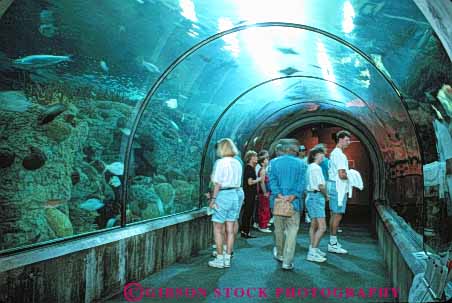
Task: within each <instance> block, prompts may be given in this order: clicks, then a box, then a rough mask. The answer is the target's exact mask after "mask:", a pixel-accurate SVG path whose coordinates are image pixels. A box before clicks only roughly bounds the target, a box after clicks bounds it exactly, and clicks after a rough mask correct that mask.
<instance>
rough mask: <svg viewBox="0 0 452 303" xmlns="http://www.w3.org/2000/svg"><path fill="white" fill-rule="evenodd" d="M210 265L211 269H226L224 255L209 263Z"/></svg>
mask: <svg viewBox="0 0 452 303" xmlns="http://www.w3.org/2000/svg"><path fill="white" fill-rule="evenodd" d="M208 264H209V266H210V267H216V268H224V256H223V255H219V256H217V257H216V258H215V259H213V260H211V261H209V263H208ZM229 266H230V265H229Z"/></svg>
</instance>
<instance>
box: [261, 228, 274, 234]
mask: <svg viewBox="0 0 452 303" xmlns="http://www.w3.org/2000/svg"><path fill="white" fill-rule="evenodd" d="M258 230H259V231H260V232H263V233H271V232H272V230H271V229H270V228H268V227H267V228H260V227H259V228H258Z"/></svg>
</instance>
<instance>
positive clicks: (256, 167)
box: [209, 130, 359, 270]
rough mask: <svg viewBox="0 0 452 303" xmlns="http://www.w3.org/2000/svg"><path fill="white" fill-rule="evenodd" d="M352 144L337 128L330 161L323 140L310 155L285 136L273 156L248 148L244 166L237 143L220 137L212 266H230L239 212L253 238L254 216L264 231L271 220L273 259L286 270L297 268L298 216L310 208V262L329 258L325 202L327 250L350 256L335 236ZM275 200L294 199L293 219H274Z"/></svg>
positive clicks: (243, 228) (342, 209) (214, 175)
mask: <svg viewBox="0 0 452 303" xmlns="http://www.w3.org/2000/svg"><path fill="white" fill-rule="evenodd" d="M350 142H351V134H350V133H349V132H348V131H345V130H342V131H339V132H338V133H337V134H336V147H335V148H334V149H333V151H332V152H331V153H330V158H329V159H328V158H326V156H325V154H326V152H327V151H326V147H325V145H324V144H318V145H316V146H315V147H313V148H312V149H311V150H310V151H309V153H308V156H307V157H306V149H305V148H304V146H302V145H300V144H299V142H298V141H297V140H296V139H281V140H280V141H279V142H278V144H277V145H276V147H275V157H274V158H273V159H271V160H270V155H269V153H268V152H267V151H265V150H263V151H261V152H259V153H256V152H254V151H248V152H246V154H245V164H246V166H245V168H244V169H243V166H244V164H243V163H242V160H241V159H240V157H239V156H238V150H237V147H236V146H235V145H234V143H233V141H232V140H231V139H229V138H224V139H221V140H219V141H218V142H217V144H216V151H217V155H218V157H219V159H218V160H217V161H216V162H215V165H214V169H213V172H212V177H211V180H212V184H213V190H212V192H211V193H210V195H209V198H210V203H209V207H210V208H211V209H213V215H212V221H213V224H214V238H215V248H216V251H215V252H214V256H215V259H214V260H211V261H209V266H211V267H217V268H224V267H230V266H231V257H232V255H233V246H234V240H235V237H236V235H237V234H238V230H239V217H240V213H241V210H243V213H242V215H241V222H240V233H241V236H242V237H244V238H254V236H253V235H251V233H250V229H251V226H252V222H253V219H254V220H256V219H257V222H258V226H257V228H258V229H259V230H260V231H262V232H272V231H271V230H270V229H269V225H270V224H271V220H273V224H274V239H275V246H274V248H273V257H274V258H275V259H276V260H278V261H280V262H282V268H283V269H287V270H291V269H293V268H294V263H293V259H294V256H295V246H296V239H297V234H298V229H299V225H300V217H301V214H302V213H303V210H304V209H306V216H308V217H309V220H310V228H309V237H310V245H309V251H308V254H307V260H308V261H313V262H325V261H326V253H325V252H323V251H322V250H320V248H319V243H320V240H321V238H322V237H323V235H324V233H325V232H326V215H325V207H326V202H328V204H329V208H330V211H331V216H330V221H329V227H330V239H329V243H328V247H327V251H328V252H331V253H338V254H346V253H347V251H346V250H345V249H344V248H343V247H342V245H341V244H340V243H339V241H338V239H337V230H338V227H339V224H340V222H341V220H342V216H343V214H344V213H345V211H346V205H347V192H348V191H349V190H350V189H349V188H350V186H349V185H350V183H349V181H350V180H349V174H350V170H349V166H348V160H347V157H346V155H345V154H344V152H343V151H344V149H346V148H347V147H348V146H349V145H350ZM354 172H356V171H354ZM358 175H359V174H358ZM354 177H356V176H354ZM358 178H359V176H358ZM276 198H279V199H280V200H283V201H285V202H286V203H291V204H292V207H293V210H294V214H293V215H292V216H290V217H288V216H279V215H274V216H273V218H272V212H271V210H272V209H273V207H274V204H275V199H276ZM256 205H257V207H256ZM256 209H257V211H255V210H256ZM255 213H256V214H257V215H256V214H255ZM257 222H256V223H257Z"/></svg>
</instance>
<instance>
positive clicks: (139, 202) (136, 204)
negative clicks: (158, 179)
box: [129, 184, 166, 219]
mask: <svg viewBox="0 0 452 303" xmlns="http://www.w3.org/2000/svg"><path fill="white" fill-rule="evenodd" d="M130 193H131V194H130V197H129V198H130V200H129V201H130V202H129V206H130V209H131V210H132V213H133V214H134V215H136V216H139V217H140V218H143V219H150V218H155V217H158V216H163V215H165V214H166V213H165V207H164V204H163V201H162V200H161V199H160V197H159V196H158V195H157V193H156V192H155V191H154V189H153V188H152V187H151V186H147V185H142V184H135V185H132V186H131V192H130Z"/></svg>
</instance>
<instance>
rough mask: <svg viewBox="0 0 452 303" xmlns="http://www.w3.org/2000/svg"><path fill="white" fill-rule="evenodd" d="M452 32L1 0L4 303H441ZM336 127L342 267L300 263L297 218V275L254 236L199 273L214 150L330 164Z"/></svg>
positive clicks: (420, 20)
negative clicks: (351, 185)
mask: <svg viewBox="0 0 452 303" xmlns="http://www.w3.org/2000/svg"><path fill="white" fill-rule="evenodd" d="M451 28H452V2H451V1H448V0H433V1H428V0H401V1H389V0H332V1H330V0H317V1H313V0H284V1H262V0H261V1H258V0H246V1H245V0H243V1H242V0H232V1H223V0H217V1H206V0H127V1H125V0H99V1H87V0H73V1H69V0H59V1H56V0H1V1H0V134H1V141H0V180H1V182H0V205H1V212H0V216H1V217H0V218H1V220H0V287H1V291H0V302H98V301H103V300H107V302H130V301H133V302H138V301H141V300H146V299H147V300H151V299H150V298H151V297H152V296H151V295H150V294H149V292H151V291H148V290H149V289H150V288H151V287H156V285H157V286H158V287H159V289H160V290H161V289H168V288H174V289H175V288H184V289H198V290H199V289H201V288H203V287H204V289H206V293H203V292H202V291H201V292H199V291H198V296H197V297H196V298H193V297H194V295H193V297H190V296H187V293H184V295H182V294H180V297H179V298H178V301H182V302H214V301H215V302H216V301H223V300H227V299H228V298H225V297H218V296H216V292H215V291H214V289H215V288H217V287H222V288H228V287H235V288H239V287H240V288H243V289H250V288H251V287H254V288H256V287H257V288H264V287H266V288H268V289H269V290H271V292H272V294H273V296H272V295H269V296H268V297H266V298H259V299H262V300H263V301H270V302H281V300H282V301H285V300H284V298H287V299H288V300H289V299H290V298H288V297H287V293H285V295H286V297H284V298H283V297H275V292H276V293H278V289H287V288H291V287H301V286H303V287H309V288H313V287H315V288H319V289H320V288H322V287H329V288H331V289H333V288H334V287H337V286H339V287H341V288H344V289H345V288H348V287H350V288H355V289H358V288H367V289H370V288H375V289H377V288H380V289H383V288H388V289H389V288H391V289H397V295H394V296H393V297H391V298H390V299H388V297H387V296H386V297H382V296H381V293H380V297H379V298H376V297H375V298H372V299H370V298H371V296H370V294H369V293H367V297H366V296H361V297H360V296H359V295H356V296H355V297H354V298H345V296H344V297H343V298H333V295H331V298H329V297H328V300H333V299H334V300H338V301H341V300H346V301H350V302H355V301H354V300H356V302H370V301H372V300H374V301H372V302H377V301H378V302H388V300H389V301H391V302H408V301H410V302H431V301H437V302H441V301H446V300H448V299H450V298H452V282H451V278H452V271H451V269H452V261H451V259H452V253H451V254H450V255H449V253H450V252H451V250H452V246H451V244H452V121H451V118H452V88H451V86H450V84H451V82H452V64H451V58H452V33H451ZM340 130H347V131H349V132H350V133H351V138H350V139H351V144H350V146H349V148H348V149H346V150H345V151H344V152H345V154H346V156H347V158H348V165H349V166H350V168H353V169H356V170H357V171H359V172H360V173H361V176H362V181H363V185H364V188H363V190H362V191H354V192H353V197H352V198H350V199H349V201H348V203H349V204H348V210H347V212H346V213H345V215H344V219H343V224H342V225H341V226H340V228H341V231H340V234H339V236H338V237H339V238H340V239H344V243H346V245H348V246H349V253H348V254H346V255H341V256H337V255H334V256H333V257H331V258H330V259H328V261H327V262H325V263H322V264H320V263H319V264H315V263H312V262H308V261H306V259H305V254H306V251H307V250H308V245H309V235H308V228H309V224H308V223H307V222H305V221H304V214H303V213H302V214H301V217H302V218H301V224H300V230H299V233H298V238H297V245H296V251H295V270H294V271H293V272H286V271H282V270H281V269H280V267H279V265H278V263H277V262H276V261H275V260H273V258H272V247H273V242H272V241H273V240H272V239H273V237H272V234H271V233H262V232H259V231H257V230H253V231H255V234H256V235H257V237H256V238H253V239H247V238H243V237H242V238H240V236H238V237H237V239H236V246H235V247H236V248H234V252H235V255H234V259H232V262H233V263H232V266H231V268H230V269H220V270H218V269H214V268H209V267H208V266H207V260H208V259H209V257H210V256H211V251H210V246H211V244H213V243H214V240H213V226H212V222H211V214H210V212H209V209H208V206H209V202H208V200H207V198H206V193H208V192H209V190H210V187H209V186H210V185H209V182H210V181H211V175H212V171H213V169H214V163H215V160H216V159H217V155H216V143H217V142H218V141H219V140H220V139H221V138H231V139H232V140H233V142H234V143H235V145H236V146H237V147H238V149H239V154H240V157H241V158H244V157H245V154H246V152H247V151H250V150H253V151H256V152H259V151H261V150H268V151H269V152H270V155H271V157H272V158H273V157H276V155H275V152H276V146H277V144H278V143H279V142H281V140H282V139H286V138H294V139H297V140H298V141H299V142H300V144H302V145H303V146H304V147H305V148H306V150H307V151H309V150H310V149H312V148H313V147H314V146H316V145H317V144H319V143H323V144H325V145H326V148H327V153H326V155H327V156H328V155H330V153H331V151H332V150H333V149H334V148H335V146H336V142H335V136H336V134H337V133H338V132H339V131H340ZM327 233H328V232H327ZM325 238H327V237H325ZM322 241H323V240H322ZM325 241H326V240H325ZM325 243H326V242H325ZM325 243H324V242H321V244H320V245H321V246H322V245H324V244H325ZM234 263H235V264H234ZM256 276H258V278H257V279H255V278H256ZM136 281H141V282H140V283H141V286H140V287H141V288H129V289H126V288H127V286H128V285H130V283H131V282H133V283H136ZM252 281H254V282H252ZM143 287H147V291H145V290H144V288H143ZM128 291H129V292H128ZM154 295H155V293H154ZM128 296H129V297H128ZM140 296H141V297H140ZM156 296H157V295H156ZM157 297H158V296H157ZM157 297H152V300H153V301H159V300H160V301H166V300H167V299H171V298H173V297H164V296H163V297H162V296H160V297H158V298H157ZM289 297H290V296H289ZM325 298H327V297H326V296H323V295H322V296H320V295H319V296H317V297H312V296H311V298H310V300H311V301H312V302H324V301H325ZM234 299H235V300H236V301H244V302H255V301H254V300H253V299H252V298H251V297H250V296H248V297H247V296H245V295H244V296H235V298H234ZM134 300H135V301H134ZM306 301H309V300H308V299H306ZM311 301H309V302H311ZM228 302H231V301H228Z"/></svg>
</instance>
